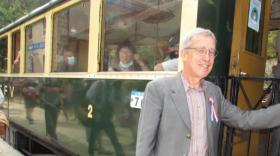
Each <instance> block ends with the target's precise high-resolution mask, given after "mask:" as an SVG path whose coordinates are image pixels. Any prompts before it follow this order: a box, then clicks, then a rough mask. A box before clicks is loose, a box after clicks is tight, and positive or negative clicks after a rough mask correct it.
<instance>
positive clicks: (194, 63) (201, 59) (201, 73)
mask: <svg viewBox="0 0 280 156" xmlns="http://www.w3.org/2000/svg"><path fill="white" fill-rule="evenodd" d="M188 48H190V49H188ZM188 48H186V49H183V50H182V60H183V64H184V70H183V73H184V74H186V75H187V76H188V77H189V78H196V79H203V78H204V77H206V76H207V75H208V74H209V73H210V72H211V70H212V68H213V64H214V60H215V56H211V55H210V51H216V42H215V40H214V39H213V38H212V37H208V36H204V35H198V36H194V37H193V38H192V40H191V44H190V46H189V47H188ZM192 48H196V49H192ZM197 48H198V49H206V50H204V51H207V52H206V53H201V52H199V51H198V49H197Z"/></svg>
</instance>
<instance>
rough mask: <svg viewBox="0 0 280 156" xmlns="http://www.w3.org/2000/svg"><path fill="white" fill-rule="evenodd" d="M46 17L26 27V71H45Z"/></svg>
mask: <svg viewBox="0 0 280 156" xmlns="http://www.w3.org/2000/svg"><path fill="white" fill-rule="evenodd" d="M45 24H46V22H45V19H42V20H40V21H38V22H36V23H33V24H31V25H28V26H27V27H26V29H25V34H26V35H25V36H26V39H25V41H26V42H25V43H26V44H25V72H26V73H43V72H44V63H45V60H44V59H45V36H44V27H45V26H44V25H45Z"/></svg>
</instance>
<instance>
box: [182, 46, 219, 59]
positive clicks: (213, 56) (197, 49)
mask: <svg viewBox="0 0 280 156" xmlns="http://www.w3.org/2000/svg"><path fill="white" fill-rule="evenodd" d="M184 49H193V50H195V51H196V52H197V54H198V55H200V56H203V55H206V54H207V55H208V56H209V57H211V58H216V57H217V56H218V50H216V49H215V54H213V53H211V51H210V50H211V49H207V48H205V47H188V48H184ZM201 50H203V51H201ZM211 54H212V55H211Z"/></svg>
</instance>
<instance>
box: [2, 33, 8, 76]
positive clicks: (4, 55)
mask: <svg viewBox="0 0 280 156" xmlns="http://www.w3.org/2000/svg"><path fill="white" fill-rule="evenodd" d="M7 54H8V38H7V37H4V38H1V39H0V72H1V73H6V72H7V62H8V58H7V56H8V55H7Z"/></svg>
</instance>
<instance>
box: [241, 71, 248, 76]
mask: <svg viewBox="0 0 280 156" xmlns="http://www.w3.org/2000/svg"><path fill="white" fill-rule="evenodd" d="M239 75H240V76H243V77H245V76H248V73H246V72H243V71H241V72H240V73H239Z"/></svg>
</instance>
